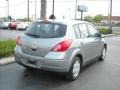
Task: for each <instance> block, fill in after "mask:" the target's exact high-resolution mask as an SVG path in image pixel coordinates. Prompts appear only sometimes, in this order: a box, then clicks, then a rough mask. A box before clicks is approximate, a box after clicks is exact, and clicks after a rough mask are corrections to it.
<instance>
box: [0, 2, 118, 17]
mask: <svg viewBox="0 0 120 90" xmlns="http://www.w3.org/2000/svg"><path fill="white" fill-rule="evenodd" d="M75 1H76V0H55V15H56V17H57V18H62V17H63V16H65V17H69V18H74V15H75ZM9 4H10V5H9V6H10V9H9V11H10V15H11V16H12V17H14V18H23V17H27V0H9ZM78 5H85V6H87V7H88V11H87V12H85V13H84V16H86V15H90V16H94V15H96V14H103V15H108V6H109V0H78ZM51 13H52V0H47V17H49V16H50V14H51ZM34 15H35V0H30V17H34ZM113 15H114V16H120V0H113ZM4 16H7V1H6V0H0V17H4ZM39 17H40V0H37V18H39ZM77 17H78V18H79V17H80V13H79V12H78V13H77Z"/></svg>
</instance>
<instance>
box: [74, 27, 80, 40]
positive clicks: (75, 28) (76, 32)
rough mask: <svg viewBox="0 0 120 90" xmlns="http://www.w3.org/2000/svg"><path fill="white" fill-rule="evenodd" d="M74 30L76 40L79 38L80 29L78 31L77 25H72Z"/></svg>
mask: <svg viewBox="0 0 120 90" xmlns="http://www.w3.org/2000/svg"><path fill="white" fill-rule="evenodd" d="M73 28H74V30H75V34H76V37H77V38H80V37H81V36H80V29H79V25H74V26H73Z"/></svg>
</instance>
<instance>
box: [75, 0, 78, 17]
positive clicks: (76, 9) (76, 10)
mask: <svg viewBox="0 0 120 90" xmlns="http://www.w3.org/2000/svg"><path fill="white" fill-rule="evenodd" d="M77 2H78V1H77V0H76V2H75V19H76V15H77Z"/></svg>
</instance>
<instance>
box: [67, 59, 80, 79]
mask: <svg viewBox="0 0 120 90" xmlns="http://www.w3.org/2000/svg"><path fill="white" fill-rule="evenodd" d="M80 70H81V60H80V58H79V57H75V58H74V60H73V62H72V65H71V68H70V70H69V72H68V73H67V75H66V78H67V79H68V80H70V81H73V80H76V79H77V78H78V77H79V74H80Z"/></svg>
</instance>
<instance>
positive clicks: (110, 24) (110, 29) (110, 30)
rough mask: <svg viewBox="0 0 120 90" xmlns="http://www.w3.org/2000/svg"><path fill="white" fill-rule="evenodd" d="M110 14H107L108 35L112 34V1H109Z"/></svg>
mask: <svg viewBox="0 0 120 90" xmlns="http://www.w3.org/2000/svg"><path fill="white" fill-rule="evenodd" d="M109 9H110V13H109V21H110V22H109V33H110V34H111V33H112V0H110V7H109Z"/></svg>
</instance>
